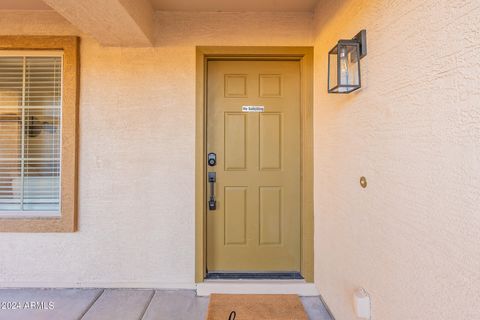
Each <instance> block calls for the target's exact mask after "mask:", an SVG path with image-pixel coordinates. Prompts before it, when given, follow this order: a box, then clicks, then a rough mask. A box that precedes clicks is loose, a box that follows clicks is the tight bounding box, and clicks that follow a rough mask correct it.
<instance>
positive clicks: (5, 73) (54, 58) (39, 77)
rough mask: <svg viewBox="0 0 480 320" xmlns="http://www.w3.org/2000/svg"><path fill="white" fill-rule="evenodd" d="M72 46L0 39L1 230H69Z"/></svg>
mask: <svg viewBox="0 0 480 320" xmlns="http://www.w3.org/2000/svg"><path fill="white" fill-rule="evenodd" d="M77 43H78V40H77V38H75V37H0V231H27V232H28V231H74V230H75V220H76V217H75V215H76V212H75V211H76V210H75V209H76V140H77V137H76V130H77V128H76V127H77V125H76V121H77V120H76V119H77V117H76V114H77V100H78V98H77V96H78V93H77V86H78V54H77V51H78V45H77ZM4 44H6V45H7V46H8V48H2V45H4Z"/></svg>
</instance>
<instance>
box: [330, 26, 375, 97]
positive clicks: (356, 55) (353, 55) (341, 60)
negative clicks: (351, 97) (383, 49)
mask: <svg viewBox="0 0 480 320" xmlns="http://www.w3.org/2000/svg"><path fill="white" fill-rule="evenodd" d="M366 55H367V31H366V30H362V31H360V32H359V33H358V34H357V35H356V36H355V37H354V38H353V39H351V40H340V41H338V43H337V45H336V46H335V47H333V49H332V50H330V52H329V53H328V93H350V92H353V91H355V90H357V89H360V87H361V86H362V82H361V79H360V59H362V58H363V57H365V56H366Z"/></svg>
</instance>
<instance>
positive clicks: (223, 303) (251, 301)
mask: <svg viewBox="0 0 480 320" xmlns="http://www.w3.org/2000/svg"><path fill="white" fill-rule="evenodd" d="M207 320H308V317H307V314H306V313H305V310H304V309H303V305H302V302H301V301H300V299H299V298H298V296H297V295H294V294H212V295H211V296H210V303H209V304H208V314H207Z"/></svg>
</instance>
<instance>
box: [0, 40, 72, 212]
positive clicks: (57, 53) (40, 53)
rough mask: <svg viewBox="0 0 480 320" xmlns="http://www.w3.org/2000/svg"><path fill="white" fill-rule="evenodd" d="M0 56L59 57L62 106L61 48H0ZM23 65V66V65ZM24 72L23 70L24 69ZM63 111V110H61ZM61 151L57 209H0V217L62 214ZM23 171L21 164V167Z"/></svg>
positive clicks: (62, 68) (62, 69)
mask: <svg viewBox="0 0 480 320" xmlns="http://www.w3.org/2000/svg"><path fill="white" fill-rule="evenodd" d="M0 56H1V57H21V58H27V57H59V58H61V72H60V77H61V78H60V101H62V104H61V106H60V109H62V108H63V91H64V90H63V80H64V59H63V57H64V52H63V50H5V49H0ZM24 67H25V66H24ZM24 72H25V71H24ZM22 91H23V92H22V101H23V100H24V99H25V77H24V79H23V85H22ZM24 107H25V103H24V101H23V102H22V108H24ZM61 111H62V112H63V110H61ZM62 127H63V121H61V122H60V141H59V142H60V146H62V137H63V134H62V130H63V128H62ZM23 148H24V144H23V143H22V149H23ZM62 152H63V148H62V147H60V154H59V156H60V175H59V189H60V190H59V199H58V206H59V207H58V211H36V210H32V211H29V210H19V211H11V210H8V211H7V210H5V211H1V210H0V218H7V219H25V218H59V217H60V216H61V214H62V188H61V185H62V170H61V168H62V165H61V161H62V160H61V159H62ZM21 170H22V171H23V166H22V169H21ZM22 175H23V173H22Z"/></svg>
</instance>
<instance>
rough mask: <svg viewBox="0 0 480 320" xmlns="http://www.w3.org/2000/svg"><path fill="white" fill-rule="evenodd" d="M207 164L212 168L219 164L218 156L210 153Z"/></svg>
mask: <svg viewBox="0 0 480 320" xmlns="http://www.w3.org/2000/svg"><path fill="white" fill-rule="evenodd" d="M207 163H208V165H209V166H210V167H213V166H215V165H216V164H217V155H216V154H215V153H213V152H210V153H209V154H208V156H207Z"/></svg>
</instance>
